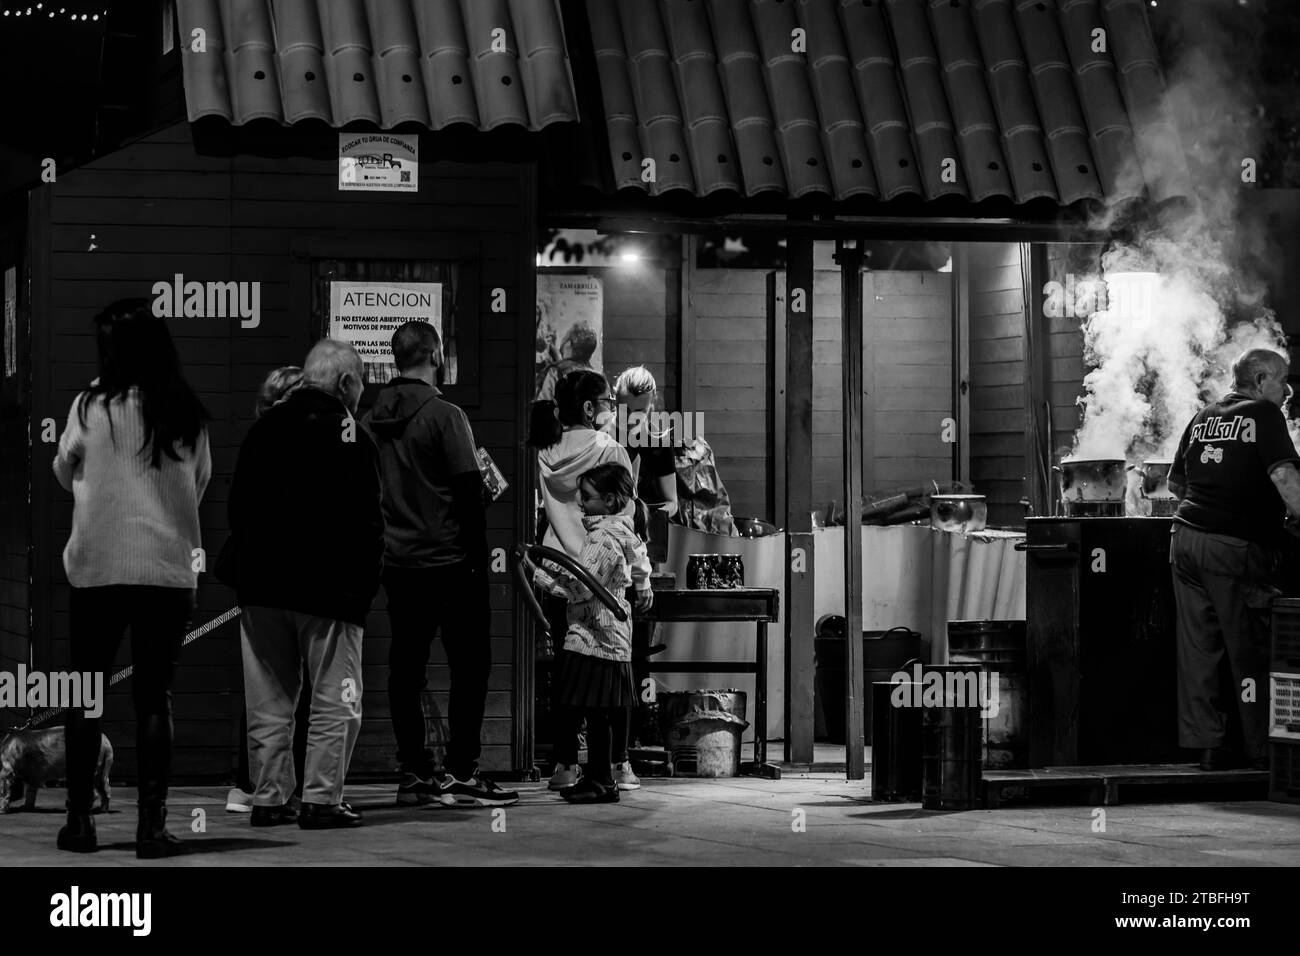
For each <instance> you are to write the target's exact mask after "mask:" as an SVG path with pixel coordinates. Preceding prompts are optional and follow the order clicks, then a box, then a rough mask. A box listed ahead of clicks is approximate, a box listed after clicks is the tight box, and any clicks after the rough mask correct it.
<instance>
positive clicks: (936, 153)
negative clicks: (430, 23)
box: [520, 0, 1191, 205]
mask: <svg viewBox="0 0 1300 956" xmlns="http://www.w3.org/2000/svg"><path fill="white" fill-rule="evenodd" d="M520 2H522V0H520ZM586 11H587V18H588V20H589V22H590V25H591V33H592V37H593V43H594V46H595V54H596V60H597V63H598V65H599V73H600V83H601V96H602V97H603V101H604V108H605V113H606V127H607V130H608V134H609V140H610V142H609V149H610V156H611V160H612V162H613V168H614V172H615V177H614V179H615V183H616V184H617V186H618V187H619V188H626V187H630V188H636V189H640V190H643V191H645V192H648V193H651V194H658V193H660V192H663V191H664V190H667V189H687V190H690V191H692V192H694V193H695V194H696V195H700V196H703V195H707V194H709V193H711V192H714V191H716V190H723V189H727V190H733V191H735V192H737V193H740V194H743V195H748V196H753V195H755V194H758V193H762V192H770V191H776V192H780V193H784V194H786V195H789V196H792V197H798V196H804V195H809V194H824V195H827V196H829V197H832V198H834V199H846V198H848V197H851V196H856V195H866V196H872V197H877V198H880V199H892V198H895V197H898V196H904V195H907V194H912V195H919V196H922V197H924V198H926V199H938V198H940V197H943V196H947V195H956V196H961V197H966V198H969V199H971V200H980V199H984V198H988V197H1003V198H1007V199H1010V200H1012V201H1014V202H1017V203H1026V202H1029V201H1031V200H1036V199H1044V198H1046V199H1049V200H1052V201H1055V202H1057V203H1060V204H1062V205H1070V204H1073V203H1075V202H1078V201H1080V200H1085V199H1097V200H1104V201H1106V202H1117V201H1120V200H1123V199H1128V198H1131V197H1133V196H1137V195H1142V194H1146V195H1149V196H1150V197H1151V198H1153V199H1155V200H1157V201H1160V200H1163V199H1166V198H1169V197H1171V196H1176V195H1188V194H1190V191H1191V186H1190V180H1189V177H1188V175H1187V167H1186V161H1185V158H1184V155H1183V152H1182V147H1181V145H1180V144H1179V142H1178V137H1177V134H1176V133H1175V129H1174V125H1173V123H1172V122H1171V119H1170V117H1169V115H1168V112H1167V110H1166V107H1165V104H1164V100H1163V94H1164V80H1163V77H1162V75H1161V72H1160V66H1159V63H1158V61H1157V57H1156V54H1155V45H1154V42H1153V41H1152V39H1151V35H1150V30H1149V28H1148V26H1147V22H1146V15H1145V11H1144V10H1143V7H1142V0H707V2H698V0H658V2H650V0H617V2H613V0H586ZM631 18H635V25H634V26H633V27H629V20H630V19H631ZM1097 28H1103V29H1105V30H1107V33H1108V40H1109V42H1108V43H1106V45H1105V48H1104V49H1101V48H1100V45H1099V44H1097V43H1095V42H1094V36H1095V34H1094V33H1093V31H1094V30H1095V29H1097ZM797 30H802V31H803V32H802V34H796V33H795V31H797ZM800 37H802V39H803V41H804V46H803V47H802V48H800V44H799V43H798V42H797V40H798V39H799V38H800ZM629 91H634V93H631V94H630V93H629ZM682 150H685V153H683V152H681V151H682ZM670 154H671V155H676V156H677V160H678V161H677V162H675V163H674V162H672V161H666V159H667V158H668V156H669V155H670ZM645 158H653V159H654V160H655V166H656V169H657V170H658V176H657V181H655V182H645V181H643V180H642V177H641V170H642V165H641V163H642V160H643V159H645ZM724 158H725V161H724Z"/></svg>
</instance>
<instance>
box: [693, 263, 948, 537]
mask: <svg viewBox="0 0 1300 956" xmlns="http://www.w3.org/2000/svg"><path fill="white" fill-rule="evenodd" d="M764 275H765V274H764V273H763V272H762V271H761V270H756V269H754V270H749V269H703V270H698V271H696V272H694V273H693V275H692V286H691V289H690V290H689V294H690V298H691V303H692V307H693V310H694V313H695V315H696V322H697V325H696V333H695V334H696V349H697V369H698V372H697V392H696V394H697V396H698V404H699V405H700V408H701V410H702V411H704V413H705V431H706V434H707V435H708V436H709V441H710V443H711V444H712V445H713V448H714V451H715V452H716V453H717V457H718V467H719V470H720V472H721V474H722V478H723V481H725V482H726V485H727V490H728V491H729V492H730V494H731V502H732V510H733V512H734V513H735V514H737V515H746V514H750V515H759V516H763V517H768V518H772V517H773V516H770V515H766V514H765V511H766V501H767V473H766V458H765V449H766V429H767V420H766V408H767V405H766V403H767V400H768V396H767V388H766V384H765V380H764V375H763V363H764V361H765V357H766V347H767V344H766V342H767V332H766V327H765V322H764V309H765V304H764V295H765V291H764V281H765V279H764ZM863 282H864V289H863V312H864V319H863V321H864V323H865V328H864V330H863V332H864V335H863V340H864V351H865V356H864V362H865V365H866V367H865V369H864V381H865V383H866V385H865V388H866V390H867V392H868V399H867V409H868V411H867V416H868V420H867V421H866V422H864V435H873V434H874V436H875V437H874V441H871V442H870V447H867V448H866V449H865V450H864V470H865V472H866V474H865V476H864V488H865V489H866V491H867V492H868V493H871V492H873V491H877V490H884V489H890V488H896V487H900V486H904V485H911V484H919V483H920V482H922V481H924V480H926V479H930V478H934V479H937V480H940V481H943V480H946V479H947V478H948V477H949V476H950V475H951V473H952V464H951V446H949V445H947V444H945V443H943V442H942V440H941V434H940V431H941V425H940V423H941V421H942V419H943V418H944V417H946V416H947V415H949V414H951V376H952V372H951V368H952V328H951V310H952V303H951V278H950V277H949V276H948V275H946V274H942V273H923V272H868V273H864V274H863ZM777 285H778V295H784V289H783V277H782V276H778V283H777ZM840 298H841V285H840V274H839V272H838V271H837V270H830V269H818V270H816V272H815V273H814V278H813V335H814V341H813V350H814V351H813V455H814V464H813V503H814V505H815V506H816V507H817V508H818V509H824V508H825V507H826V505H827V504H829V503H830V502H832V501H834V502H836V503H837V504H839V505H842V504H843V495H844V492H843V444H842V443H843V437H842V435H841V431H840V423H841V409H842V408H843V401H844V396H843V386H842V382H841V370H840V360H841V344H840V342H841V336H840V321H841V319H840Z"/></svg>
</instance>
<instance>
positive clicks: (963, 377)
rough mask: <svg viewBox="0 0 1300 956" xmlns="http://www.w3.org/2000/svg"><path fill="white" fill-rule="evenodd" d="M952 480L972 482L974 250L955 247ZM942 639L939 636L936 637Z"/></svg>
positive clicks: (962, 244)
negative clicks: (971, 287)
mask: <svg viewBox="0 0 1300 956" xmlns="http://www.w3.org/2000/svg"><path fill="white" fill-rule="evenodd" d="M952 416H953V418H955V419H956V420H957V441H956V442H955V443H954V444H953V448H952V477H953V479H954V480H955V481H970V247H969V245H968V244H967V243H965V242H954V243H953V244H952ZM935 639H936V640H937V639H938V635H935Z"/></svg>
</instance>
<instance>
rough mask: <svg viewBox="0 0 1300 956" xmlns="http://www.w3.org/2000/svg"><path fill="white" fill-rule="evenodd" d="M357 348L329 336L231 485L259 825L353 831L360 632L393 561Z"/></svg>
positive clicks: (254, 434)
mask: <svg viewBox="0 0 1300 956" xmlns="http://www.w3.org/2000/svg"><path fill="white" fill-rule="evenodd" d="M362 383H363V369H362V363H361V357H360V356H359V355H357V353H356V352H355V351H354V350H353V349H352V347H351V346H349V345H346V344H344V343H340V342H334V341H329V340H326V341H322V342H319V343H317V344H316V346H315V347H314V348H313V349H312V350H311V352H310V353H309V354H308V355H307V361H306V363H305V364H304V366H303V384H302V386H301V387H300V388H299V389H298V390H297V391H296V392H294V393H293V394H292V395H291V396H290V397H289V398H288V399H287V400H285V401H284V402H282V403H281V404H279V405H277V406H275V407H274V408H272V409H270V410H269V411H268V412H267V413H266V414H265V415H264V416H263V417H262V418H260V419H258V420H257V421H256V422H255V423H254V424H253V427H252V428H251V429H250V430H249V433H248V437H247V438H246V439H245V440H244V444H243V447H242V448H240V450H239V461H238V463H237V465H236V466H235V477H234V480H233V482H232V484H231V488H230V504H229V509H230V534H231V547H232V553H231V556H230V563H231V565H232V568H231V571H232V575H233V578H234V582H235V589H236V592H237V593H238V595H239V603H240V606H241V607H242V609H243V613H242V617H241V622H240V624H241V631H242V638H243V656H244V688H245V695H246V704H247V711H248V748H249V763H250V764H251V765H252V766H254V767H257V768H258V777H257V780H256V781H254V782H255V784H256V792H255V793H254V796H253V814H252V821H251V822H252V824H253V826H275V825H277V824H284V823H292V822H294V820H297V823H298V825H299V826H300V827H302V828H303V829H308V830H310V829H325V828H333V827H352V826H359V825H360V824H361V815H360V814H359V813H357V812H356V811H354V810H353V809H352V808H351V807H349V806H348V805H347V804H346V803H344V802H343V781H344V778H345V777H346V776H347V770H348V763H349V761H350V760H351V758H352V749H353V747H354V745H355V744H356V741H357V734H358V732H359V731H360V729H361V692H362V686H361V638H362V633H363V630H364V627H365V622H366V614H367V612H368V611H369V610H370V605H371V602H372V601H373V600H374V597H375V594H376V593H377V592H378V590H379V579H380V573H381V571H382V569H383V553H384V519H383V514H382V513H381V511H380V484H379V459H378V454H377V452H376V450H375V446H374V443H373V442H372V441H371V439H370V436H369V435H367V434H366V432H365V430H364V429H362V428H361V427H360V425H359V424H358V423H357V421H356V420H355V418H354V417H353V416H354V415H355V414H356V411H357V404H358V402H359V401H360V399H361V391H362ZM304 661H305V662H306V664H307V670H308V672H309V673H310V675H311V687H312V700H311V720H310V724H309V731H308V737H307V761H306V766H305V768H304V776H305V777H306V780H305V781H304V786H303V794H302V809H301V812H295V810H294V809H293V807H292V806H291V805H290V803H289V798H290V796H291V795H292V794H293V791H294V787H295V785H296V781H295V779H294V767H293V731H294V710H295V707H296V704H297V700H298V694H299V691H300V690H301V688H302V671H303V662H304Z"/></svg>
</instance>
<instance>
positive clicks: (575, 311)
mask: <svg viewBox="0 0 1300 956" xmlns="http://www.w3.org/2000/svg"><path fill="white" fill-rule="evenodd" d="M603 325H604V287H603V286H602V285H601V281H600V279H598V278H596V277H595V276H586V275H574V274H565V273H561V274H549V275H548V274H545V273H539V274H538V276H537V326H536V333H537V334H536V338H537V354H536V362H535V368H536V386H537V388H536V393H535V394H534V400H541V399H548V398H553V397H554V396H555V383H556V382H558V381H559V380H560V379H561V378H563V377H564V376H565V375H567V374H568V373H569V372H571V371H573V370H574V369H580V368H590V369H594V370H595V371H597V372H599V371H601V370H602V369H603V367H604V363H603V357H602V354H601V353H602V344H603V338H602V336H603Z"/></svg>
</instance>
